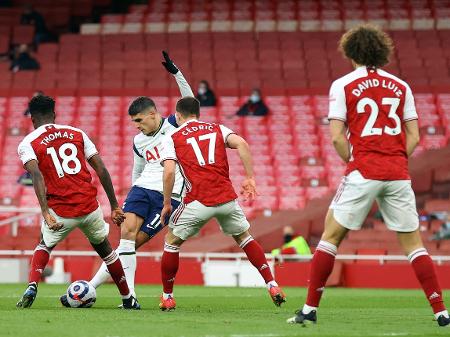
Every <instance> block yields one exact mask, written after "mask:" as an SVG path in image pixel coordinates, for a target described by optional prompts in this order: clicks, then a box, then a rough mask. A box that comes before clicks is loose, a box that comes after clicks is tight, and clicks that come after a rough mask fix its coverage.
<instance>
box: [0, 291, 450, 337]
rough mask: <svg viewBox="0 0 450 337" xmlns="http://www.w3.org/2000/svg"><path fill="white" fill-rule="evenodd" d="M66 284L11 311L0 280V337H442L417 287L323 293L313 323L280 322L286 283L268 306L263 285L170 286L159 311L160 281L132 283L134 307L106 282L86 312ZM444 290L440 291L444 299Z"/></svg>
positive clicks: (294, 300) (286, 310) (299, 296)
mask: <svg viewBox="0 0 450 337" xmlns="http://www.w3.org/2000/svg"><path fill="white" fill-rule="evenodd" d="M65 288H66V287H65V286H60V285H46V284H41V285H40V287H39V292H38V297H37V299H36V301H35V302H34V304H33V306H32V308H31V309H16V308H15V303H16V302H17V300H18V299H19V297H20V296H21V294H22V292H23V290H24V289H25V285H22V284H8V285H0V336H11V337H21V336H24V337H25V336H26V337H40V336H42V337H53V336H55V337H65V336H73V337H84V336H93V337H138V336H154V337H159V336H164V337H165V336H167V337H278V336H280V337H282V336H286V337H289V336H308V337H309V336H330V337H331V336H332V337H337V336H364V337H369V336H427V337H428V336H444V335H449V334H450V330H449V329H448V328H439V327H438V326H437V323H436V322H434V321H433V320H432V314H431V310H430V308H429V307H428V303H427V302H426V300H425V298H424V295H423V294H422V292H421V291H419V290H360V289H358V290H357V289H333V288H329V289H327V290H326V292H325V295H324V299H323V302H322V307H321V308H320V312H319V316H318V319H319V322H318V324H317V325H316V326H309V327H305V328H303V327H301V326H299V325H288V324H286V323H285V320H286V319H287V318H288V317H290V316H292V314H293V312H294V311H295V310H296V309H297V308H298V307H299V306H300V305H301V304H302V303H303V301H304V298H305V293H306V291H305V289H303V288H286V289H285V292H286V295H287V296H288V302H287V303H285V305H284V306H282V307H281V308H277V307H275V306H274V305H273V304H272V302H271V300H270V298H269V296H268V294H267V291H266V290H265V289H263V288H251V289H248V288H211V287H185V286H177V287H176V289H175V291H176V292H175V296H176V300H177V310H175V311H173V312H161V311H160V310H159V309H158V303H159V298H158V296H159V292H160V289H161V288H160V287H159V286H138V287H137V293H138V294H139V301H140V303H141V305H142V307H143V310H141V311H123V310H120V309H117V308H116V307H117V305H118V304H119V303H120V302H121V301H120V298H119V296H118V293H117V290H116V288H115V287H114V286H113V285H105V286H102V287H100V288H99V289H98V290H97V303H96V304H95V305H94V307H93V308H90V309H68V308H63V307H61V306H60V304H59V300H58V299H59V295H60V294H62V293H63V292H64V291H65ZM448 295H449V293H447V297H448Z"/></svg>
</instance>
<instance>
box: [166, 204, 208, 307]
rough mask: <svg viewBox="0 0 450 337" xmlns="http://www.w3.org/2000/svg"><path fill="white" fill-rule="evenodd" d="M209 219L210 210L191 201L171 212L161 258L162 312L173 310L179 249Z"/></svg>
mask: <svg viewBox="0 0 450 337" xmlns="http://www.w3.org/2000/svg"><path fill="white" fill-rule="evenodd" d="M210 218H211V210H209V207H206V206H204V205H202V204H201V203H199V202H198V201H193V202H191V203H189V204H187V205H185V204H180V205H179V206H178V208H177V209H176V210H175V211H174V212H173V214H172V216H171V218H170V223H169V230H168V232H167V234H166V236H165V243H164V251H163V255H162V258H161V281H162V284H163V294H162V296H161V302H160V304H159V307H160V309H161V310H163V311H166V310H167V311H170V310H173V309H175V306H176V304H175V299H174V296H173V286H174V282H175V277H176V274H177V272H178V266H179V254H180V247H181V245H182V244H183V242H185V241H186V240H187V239H189V238H190V237H191V236H193V235H196V234H197V233H198V231H199V230H200V228H201V227H202V226H203V225H204V224H205V223H206V222H207V221H208V220H209V219H210Z"/></svg>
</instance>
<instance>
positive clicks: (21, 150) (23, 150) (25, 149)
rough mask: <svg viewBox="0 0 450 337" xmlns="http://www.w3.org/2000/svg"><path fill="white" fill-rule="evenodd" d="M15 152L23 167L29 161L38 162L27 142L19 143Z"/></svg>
mask: <svg viewBox="0 0 450 337" xmlns="http://www.w3.org/2000/svg"><path fill="white" fill-rule="evenodd" d="M17 152H18V154H19V158H20V160H21V161H22V164H23V165H25V164H26V163H28V162H29V161H30V160H38V159H37V156H36V153H35V152H34V150H33V147H32V146H31V144H30V143H29V142H25V141H22V142H20V144H19V147H18V148H17Z"/></svg>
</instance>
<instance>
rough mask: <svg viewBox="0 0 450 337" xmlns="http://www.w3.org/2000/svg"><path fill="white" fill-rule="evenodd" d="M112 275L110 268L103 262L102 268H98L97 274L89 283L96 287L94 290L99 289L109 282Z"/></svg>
mask: <svg viewBox="0 0 450 337" xmlns="http://www.w3.org/2000/svg"><path fill="white" fill-rule="evenodd" d="M110 277H111V275H110V274H109V271H108V268H107V267H106V263H105V262H103V263H102V265H101V266H100V268H98V270H97V273H96V274H95V275H94V277H93V278H92V280H90V281H89V283H90V284H92V285H93V286H94V288H98V287H99V286H100V285H102V284H103V283H105V282H106V281H108V280H109V278H110Z"/></svg>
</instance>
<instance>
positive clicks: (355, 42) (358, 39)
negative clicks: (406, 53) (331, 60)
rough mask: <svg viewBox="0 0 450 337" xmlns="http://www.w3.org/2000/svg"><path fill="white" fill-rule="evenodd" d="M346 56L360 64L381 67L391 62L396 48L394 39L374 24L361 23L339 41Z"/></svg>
mask: <svg viewBox="0 0 450 337" xmlns="http://www.w3.org/2000/svg"><path fill="white" fill-rule="evenodd" d="M339 49H340V50H341V52H342V53H343V54H344V55H345V57H347V58H349V59H351V60H353V61H354V62H355V63H357V64H359V65H364V66H368V67H375V68H379V67H382V66H384V65H386V64H388V63H389V57H390V55H391V53H392V51H393V50H394V45H393V42H392V39H391V38H390V37H389V35H387V34H386V33H385V32H383V31H382V30H381V29H379V28H377V27H375V26H372V25H367V24H366V25H360V26H357V27H355V28H353V29H350V30H349V31H347V32H346V33H345V34H344V35H342V37H341V40H340V41H339Z"/></svg>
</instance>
